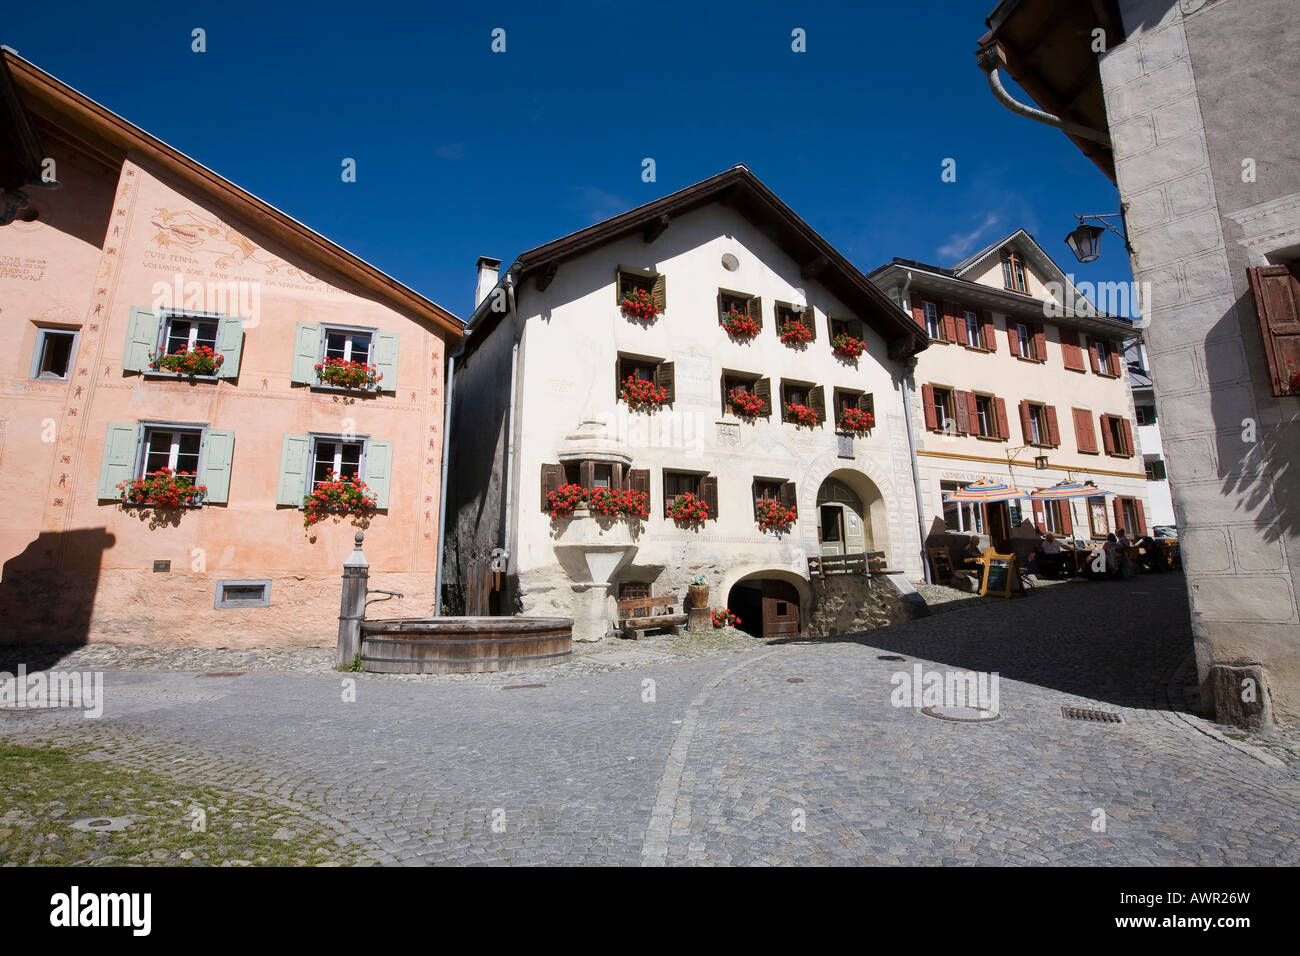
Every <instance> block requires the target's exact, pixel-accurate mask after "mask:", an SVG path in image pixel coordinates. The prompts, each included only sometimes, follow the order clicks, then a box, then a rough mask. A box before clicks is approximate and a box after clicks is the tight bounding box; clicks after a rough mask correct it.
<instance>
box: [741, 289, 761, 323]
mask: <svg viewBox="0 0 1300 956" xmlns="http://www.w3.org/2000/svg"><path fill="white" fill-rule="evenodd" d="M745 314H746V315H748V316H749V317H750V318H751V319H753V320H754V321H755V322H757V323H758V324H759V325H760V326H761V325H762V324H763V299H762V297H761V296H757V295H756V296H754V297H753V298H751V299H750V300H749V301H748V302H746V303H745Z"/></svg>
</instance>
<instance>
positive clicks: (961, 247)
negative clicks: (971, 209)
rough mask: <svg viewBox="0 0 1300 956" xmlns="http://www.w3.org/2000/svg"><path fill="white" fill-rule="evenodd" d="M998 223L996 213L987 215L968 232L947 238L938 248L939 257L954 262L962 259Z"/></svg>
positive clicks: (998, 218) (998, 219)
mask: <svg viewBox="0 0 1300 956" xmlns="http://www.w3.org/2000/svg"><path fill="white" fill-rule="evenodd" d="M1000 221H1001V220H1000V217H999V216H998V214H997V213H995V212H991V213H989V214H988V216H986V217H985V219H984V222H983V223H982V224H981V225H979V226H977V227H976V228H975V229H972V230H971V231H970V232H966V233H957V234H955V235H952V236H949V237H948V241H947V242H945V243H944V244H943V245H941V246H940V247H939V255H940V256H942V257H943V258H944V259H951V260H953V261H954V262H956V261H957V260H959V259H964V258H965V257H966V256H967V254H968V253H970V252H972V251H973V250H974V249H975V247H976V245H977V244H978V243H979V241H980V239H981V238H982V237H983V236H984V235H985V234H986V233H987V232H988V231H989V230H990V229H992V228H993V227H994V226H996V225H997V224H998V223H999V222H1000Z"/></svg>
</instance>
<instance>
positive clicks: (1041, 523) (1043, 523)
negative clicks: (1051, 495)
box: [1033, 498, 1047, 531]
mask: <svg viewBox="0 0 1300 956" xmlns="http://www.w3.org/2000/svg"><path fill="white" fill-rule="evenodd" d="M1043 504H1044V503H1043V501H1041V500H1040V499H1037V498H1036V499H1034V501H1033V506H1034V527H1035V528H1037V529H1038V530H1039V531H1042V530H1043V529H1044V528H1046V527H1047V515H1046V514H1044V513H1043V512H1044V508H1043Z"/></svg>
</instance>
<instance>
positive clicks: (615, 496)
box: [588, 488, 650, 518]
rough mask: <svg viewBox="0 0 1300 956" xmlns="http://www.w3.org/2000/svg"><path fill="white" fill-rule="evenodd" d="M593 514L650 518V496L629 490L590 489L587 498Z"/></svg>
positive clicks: (642, 492)
mask: <svg viewBox="0 0 1300 956" xmlns="http://www.w3.org/2000/svg"><path fill="white" fill-rule="evenodd" d="M588 499H589V502H590V507H591V510H592V511H593V512H595V513H596V514H598V515H605V516H606V517H615V516H620V515H621V516H624V517H628V518H648V517H650V495H649V494H648V493H647V492H644V491H634V490H632V489H630V488H622V489H620V488H592V489H591V494H590V495H589V496H588Z"/></svg>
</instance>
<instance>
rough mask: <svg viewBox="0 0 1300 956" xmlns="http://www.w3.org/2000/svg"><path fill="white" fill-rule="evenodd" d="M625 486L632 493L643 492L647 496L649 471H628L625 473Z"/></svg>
mask: <svg viewBox="0 0 1300 956" xmlns="http://www.w3.org/2000/svg"><path fill="white" fill-rule="evenodd" d="M627 484H628V487H629V488H631V489H632V490H633V491H644V492H645V493H646V494H647V495H648V494H650V469H649V468H632V469H630V470H629V471H628V473H627Z"/></svg>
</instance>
